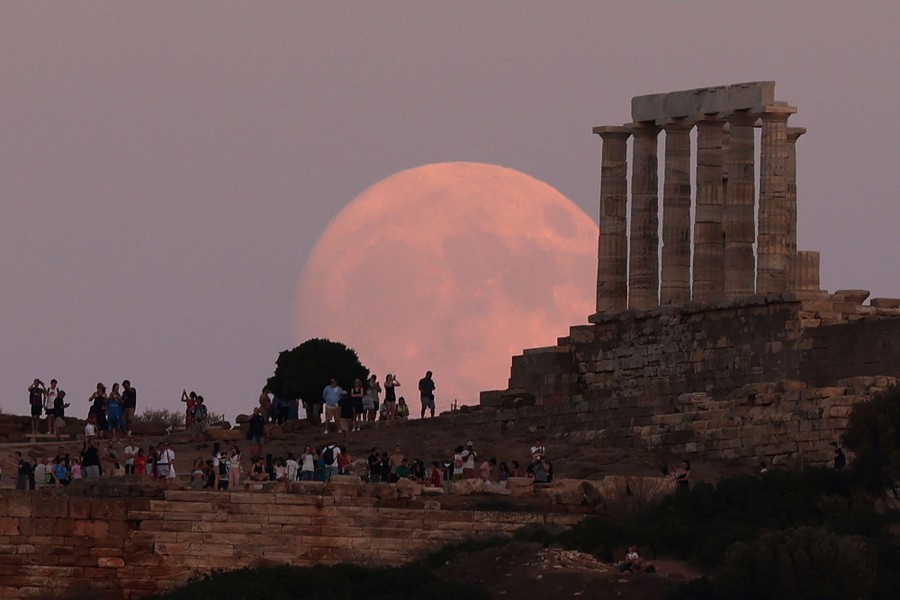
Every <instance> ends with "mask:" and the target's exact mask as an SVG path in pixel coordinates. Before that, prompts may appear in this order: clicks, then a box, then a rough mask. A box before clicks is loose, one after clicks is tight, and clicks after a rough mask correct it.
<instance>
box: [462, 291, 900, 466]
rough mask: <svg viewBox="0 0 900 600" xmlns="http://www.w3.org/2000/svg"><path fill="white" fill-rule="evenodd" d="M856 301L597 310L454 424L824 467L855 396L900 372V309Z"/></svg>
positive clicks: (806, 296)
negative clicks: (490, 423)
mask: <svg viewBox="0 0 900 600" xmlns="http://www.w3.org/2000/svg"><path fill="white" fill-rule="evenodd" d="M864 298H865V295H864V294H863V293H856V294H851V293H849V292H848V293H843V294H842V293H835V294H833V295H828V294H824V293H817V292H807V293H803V292H789V293H783V294H773V295H757V296H752V297H747V298H742V299H740V300H732V301H719V302H708V303H702V304H699V303H688V304H682V305H678V306H677V307H676V306H666V307H658V308H654V309H650V310H642V311H638V310H626V311H619V312H614V313H600V314H596V315H593V316H592V317H591V318H590V321H591V324H590V325H579V326H574V327H572V328H571V329H570V333H569V335H568V336H567V337H564V338H560V339H559V343H558V345H557V346H554V347H550V348H538V349H532V350H526V351H525V352H524V353H523V354H522V355H520V356H516V357H514V358H513V361H512V368H511V375H510V380H509V388H508V389H507V390H503V391H498V392H484V393H482V400H481V404H482V406H483V407H484V408H485V409H486V410H483V411H482V414H472V415H461V416H460V417H457V418H462V419H463V420H466V419H469V420H473V421H477V420H491V419H493V420H501V421H504V422H506V423H512V424H515V426H520V425H525V426H528V427H537V428H540V429H542V430H545V431H546V433H545V435H548V436H552V435H573V434H574V435H579V436H582V437H585V438H589V439H590V438H600V439H605V440H609V441H610V442H614V443H616V444H620V445H625V446H628V445H642V446H647V447H651V448H657V447H662V448H665V449H667V450H670V451H672V452H679V453H686V454H692V453H696V454H699V455H700V456H714V457H716V458H726V459H741V460H744V461H746V462H747V463H750V464H756V463H757V462H758V461H759V460H766V461H771V462H773V463H775V464H778V463H782V464H784V463H788V464H824V463H825V462H827V461H828V460H829V458H830V457H831V449H830V448H829V447H828V444H829V443H830V442H831V441H834V440H837V439H839V436H840V434H841V433H842V432H843V431H844V429H845V428H846V422H847V416H848V414H849V412H850V409H851V407H852V406H853V404H855V403H857V402H862V401H866V400H868V399H869V398H871V396H872V394H874V393H878V392H879V391H882V390H884V389H885V388H886V387H887V386H888V385H892V384H894V383H895V382H896V380H895V378H896V377H900V335H898V334H900V309H897V308H885V307H883V305H884V304H885V303H884V302H876V301H873V303H872V304H873V305H871V306H864V305H862V301H863V299H864ZM877 304H881V305H882V306H875V305H877ZM889 304H891V305H894V303H889Z"/></svg>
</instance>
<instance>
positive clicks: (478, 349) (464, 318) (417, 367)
mask: <svg viewBox="0 0 900 600" xmlns="http://www.w3.org/2000/svg"><path fill="white" fill-rule="evenodd" d="M596 253H597V225H596V224H595V223H594V221H593V220H592V219H591V218H590V217H588V216H587V215H586V214H585V213H584V212H583V211H582V210H581V209H579V208H578V207H577V206H576V205H575V204H574V203H572V202H571V201H570V200H569V199H567V198H566V197H565V196H563V195H562V194H560V193H559V192H558V191H556V190H555V189H553V188H552V187H550V186H549V185H547V184H546V183H543V182H541V181H538V180H537V179H534V178H533V177H530V176H528V175H525V174H524V173H520V172H519V171H515V170H513V169H507V168H504V167H499V166H496V165H488V164H480V163H465V162H457V163H439V164H432V165H425V166H421V167H416V168H414V169H409V170H406V171H401V172H399V173H397V174H395V175H392V176H390V177H388V178H387V179H384V180H382V181H380V182H378V183H376V184H375V185H373V186H372V187H370V188H369V189H368V190H366V191H365V192H363V193H362V194H361V195H360V196H358V197H357V198H356V199H355V200H353V202H351V203H350V204H349V205H347V206H346V207H345V208H344V209H343V210H342V211H341V212H340V213H339V214H338V215H337V216H336V217H335V218H334V220H333V221H332V222H331V223H330V224H329V225H328V228H327V229H326V230H325V231H324V233H323V234H322V236H321V238H320V239H319V241H318V243H317V244H316V246H315V248H314V249H313V251H312V254H311V255H310V258H309V261H308V262H307V264H306V267H305V269H304V271H303V275H302V278H301V281H300V285H299V286H298V289H297V303H296V307H297V308H296V314H295V332H296V335H297V342H298V343H300V342H302V341H304V340H306V339H309V338H312V337H324V338H328V339H331V340H334V341H339V342H342V343H344V344H347V345H348V346H350V347H352V348H354V349H355V350H356V352H357V353H358V354H359V357H360V360H361V361H362V362H363V364H364V365H366V366H367V367H369V368H370V369H371V370H372V372H373V373H375V374H377V375H378V378H379V381H383V380H384V376H385V374H387V373H394V374H396V375H397V377H398V379H399V380H400V382H401V383H402V387H400V388H398V393H399V395H403V396H405V397H406V399H407V401H408V403H409V406H410V410H411V412H412V413H413V414H414V415H416V416H418V411H419V400H418V398H419V395H418V391H417V383H418V380H419V379H420V378H421V377H423V376H424V374H425V371H427V370H430V371H434V380H435V383H436V384H437V389H436V391H435V398H436V403H437V406H438V409H439V410H441V409H446V408H447V407H449V406H450V403H451V402H453V401H454V400H458V401H459V403H460V404H477V402H478V393H479V391H481V390H487V389H503V388H505V387H506V385H507V381H508V378H509V367H510V359H511V357H512V356H513V355H514V354H520V353H521V352H522V350H523V349H524V348H531V347H536V346H547V345H553V344H555V343H556V339H557V337H559V336H563V335H567V334H568V328H569V326H570V325H572V324H579V323H586V322H587V316H588V315H589V314H590V313H592V312H594V290H595V289H596V264H597V255H596ZM329 376H330V374H328V373H323V374H322V385H323V387H324V386H325V385H326V384H327V382H328V378H329ZM341 383H342V385H344V387H349V386H350V385H351V383H352V382H349V381H347V382H341Z"/></svg>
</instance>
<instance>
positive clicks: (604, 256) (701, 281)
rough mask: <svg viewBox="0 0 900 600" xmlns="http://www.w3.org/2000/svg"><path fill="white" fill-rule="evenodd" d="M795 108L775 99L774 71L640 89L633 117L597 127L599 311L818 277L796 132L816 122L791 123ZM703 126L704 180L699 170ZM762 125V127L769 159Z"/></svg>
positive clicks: (794, 286) (806, 285)
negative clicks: (718, 82)
mask: <svg viewBox="0 0 900 600" xmlns="http://www.w3.org/2000/svg"><path fill="white" fill-rule="evenodd" d="M796 112H797V109H796V108H795V107H793V106H790V105H789V104H787V103H786V102H780V101H776V100H775V83H774V82H772V81H761V82H753V83H741V84H737V85H728V86H722V87H712V88H700V89H695V90H686V91H680V92H670V93H666V94H651V95H647V96H636V97H635V98H633V99H632V100H631V118H632V122H631V123H627V124H625V125H623V126H601V127H595V128H594V133H596V134H597V135H599V136H600V137H601V138H602V140H603V162H602V166H601V173H600V243H599V250H598V267H597V312H598V313H602V312H614V311H620V310H625V309H626V308H636V309H647V308H653V307H654V306H659V305H661V304H662V305H665V304H679V303H683V302H689V301H692V300H693V301H707V300H715V299H719V298H723V297H724V298H739V297H742V296H748V295H752V294H755V293H774V292H785V291H790V290H818V289H819V277H818V261H819V255H818V253H817V252H800V251H798V250H797V181H796V174H797V169H796V156H797V154H796V143H797V139H798V138H799V137H800V136H801V135H802V134H803V133H804V132H805V131H806V130H805V129H803V128H799V127H788V119H789V118H790V116H791V115H793V114H794V113H796ZM694 128H696V129H697V135H696V139H697V144H696V146H697V148H696V157H697V163H696V165H697V166H696V177H695V181H696V191H694V190H692V186H691V174H690V170H691V131H692V130H693V129H694ZM755 128H760V129H761V130H762V135H761V144H760V152H759V154H760V161H759V165H758V166H757V164H756V160H755V157H756V147H755V134H754V130H755ZM660 132H665V154H664V171H663V172H664V180H663V186H662V187H663V198H662V207H661V210H660V203H659V198H658V189H659V182H658V159H657V147H658V136H659V134H660ZM629 138H630V139H631V140H632V155H631V156H632V158H631V228H630V231H629V230H628V229H627V227H626V222H627V216H626V211H627V207H628V181H627V179H626V178H627V172H628V156H627V154H628V153H627V143H628V140H629ZM757 172H758V173H759V202H758V205H757V202H756V174H757ZM692 208H693V212H694V215H695V217H694V220H693V224H692V222H691V212H692V211H691V209H692ZM660 214H661V215H662V239H660V238H659V233H658V232H659V216H660ZM757 223H758V228H757ZM692 225H693V235H692ZM754 248H755V250H754ZM660 256H661V260H659V259H658V257H660ZM629 257H630V261H629ZM660 263H661V264H660Z"/></svg>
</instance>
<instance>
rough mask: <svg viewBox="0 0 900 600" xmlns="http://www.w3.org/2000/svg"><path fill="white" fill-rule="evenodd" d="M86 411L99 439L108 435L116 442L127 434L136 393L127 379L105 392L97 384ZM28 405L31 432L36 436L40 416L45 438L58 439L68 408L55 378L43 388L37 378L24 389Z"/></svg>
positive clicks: (64, 395)
mask: <svg viewBox="0 0 900 600" xmlns="http://www.w3.org/2000/svg"><path fill="white" fill-rule="evenodd" d="M88 403H89V405H90V406H89V409H88V414H87V420H88V423H89V424H90V425H92V426H93V428H94V429H95V430H96V435H98V436H99V437H107V436H111V437H112V438H113V439H118V438H119V437H120V436H124V434H125V432H130V431H131V424H132V422H133V421H134V411H135V408H136V407H137V390H135V389H134V387H133V386H132V385H131V382H130V381H128V380H127V379H126V380H124V381H123V382H122V386H121V388H120V387H119V384H118V383H114V384H113V385H112V389H111V390H110V391H109V392H107V391H106V386H105V385H104V384H102V383H98V384H97V388H96V390H95V391H94V393H92V394H91V395H90V397H89V398H88ZM28 404H29V406H30V409H31V433H32V435H35V434H39V433H41V432H40V420H41V417H42V416H43V417H45V419H46V421H47V431H46V433H47V434H49V435H55V436H56V439H60V432H61V430H62V428H63V427H64V426H65V424H66V422H65V417H66V409H67V408H69V406H71V404H70V403H69V402H66V392H65V391H64V390H61V389H60V388H59V382H58V381H57V380H56V379H51V380H50V385H49V386H45V385H44V382H43V381H41V380H40V379H35V380H34V381H33V382H32V384H31V385H30V386H28Z"/></svg>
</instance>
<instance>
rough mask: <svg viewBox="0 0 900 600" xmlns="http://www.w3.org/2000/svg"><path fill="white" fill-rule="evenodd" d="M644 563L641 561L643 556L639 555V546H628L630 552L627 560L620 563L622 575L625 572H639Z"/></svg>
mask: <svg viewBox="0 0 900 600" xmlns="http://www.w3.org/2000/svg"><path fill="white" fill-rule="evenodd" d="M643 562H644V561H643V560H641V555H640V554H639V553H638V549H637V546H635V545H634V544H632V545H630V546H628V552H626V553H625V560H623V561H622V562H620V563H619V565H618V569H619V571H621V572H622V573H624V572H625V571H632V572H637V571H640V570H641V566H642V565H643Z"/></svg>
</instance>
